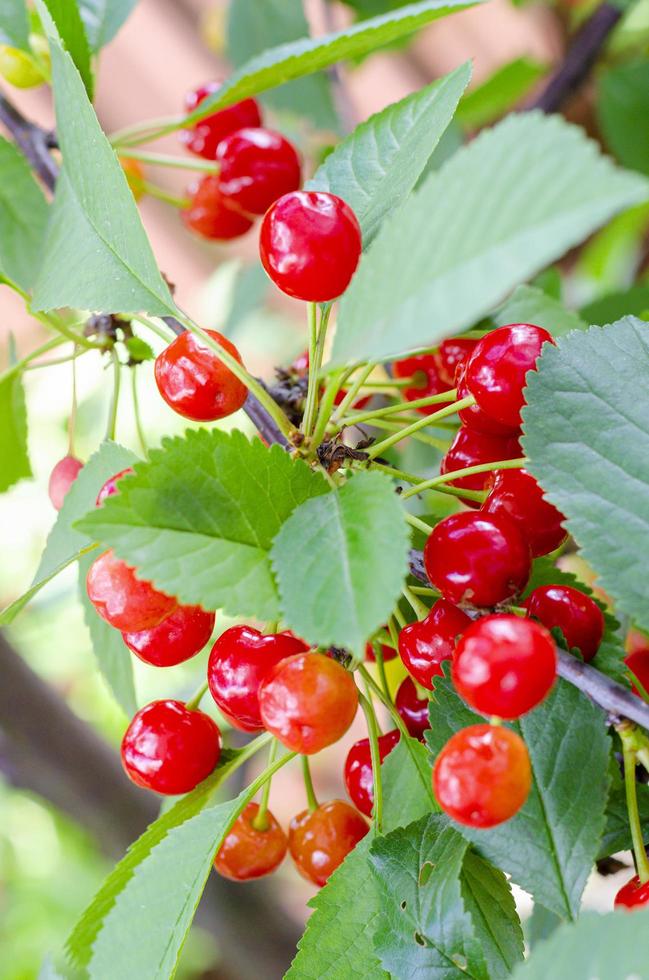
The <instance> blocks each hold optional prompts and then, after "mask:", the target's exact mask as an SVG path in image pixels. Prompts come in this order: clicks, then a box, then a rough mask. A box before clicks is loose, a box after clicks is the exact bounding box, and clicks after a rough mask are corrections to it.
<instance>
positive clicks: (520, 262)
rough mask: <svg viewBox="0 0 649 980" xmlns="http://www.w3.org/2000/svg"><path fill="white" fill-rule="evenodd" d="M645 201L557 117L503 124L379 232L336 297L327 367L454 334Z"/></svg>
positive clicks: (641, 189)
mask: <svg viewBox="0 0 649 980" xmlns="http://www.w3.org/2000/svg"><path fill="white" fill-rule="evenodd" d="M647 197H649V182H647V181H646V180H645V179H644V178H643V177H640V176H639V175H638V174H630V173H625V172H624V171H620V170H618V169H617V168H615V167H614V166H613V164H612V163H611V162H610V160H608V159H607V158H606V157H604V156H602V155H601V154H600V153H599V151H598V149H597V147H596V145H595V144H594V143H592V142H591V141H589V140H588V139H587V138H586V136H585V134H584V133H583V131H582V130H580V129H578V128H577V127H576V126H571V125H570V124H568V123H566V122H565V121H564V120H563V119H561V118H560V117H558V116H545V115H543V114H541V113H536V112H533V113H527V114H525V115H518V116H511V117H509V118H507V119H505V120H504V121H503V122H502V123H500V124H499V125H498V126H496V127H495V128H494V129H492V130H489V131H485V132H483V133H482V134H481V135H480V136H478V137H477V139H475V140H474V141H473V142H472V143H470V144H469V145H468V146H466V147H464V148H463V149H461V150H458V151H457V152H456V153H455V154H454V155H453V156H452V157H451V159H450V160H449V161H448V162H447V163H446V164H444V166H443V167H442V168H441V169H440V170H439V171H438V172H436V173H433V174H431V175H430V176H429V177H428V178H427V180H426V181H425V182H424V183H423V184H422V185H421V187H420V188H419V189H418V190H417V191H416V192H415V193H414V194H413V195H412V196H411V197H410V198H409V200H408V201H407V202H406V204H405V205H404V206H403V208H401V209H400V211H399V214H398V215H394V216H391V217H390V218H388V219H387V220H386V221H385V222H384V224H383V227H382V228H381V231H380V233H379V235H378V236H377V238H376V240H375V242H374V244H373V246H372V248H371V249H370V251H369V252H367V253H366V255H364V256H363V258H362V259H361V262H360V265H359V268H358V271H357V273H356V275H355V277H354V279H353V280H352V283H351V286H350V287H349V290H348V291H347V293H345V295H344V296H343V299H342V302H341V307H340V314H339V318H338V326H337V330H336V338H335V342H334V350H333V354H332V360H333V361H334V362H336V363H348V362H353V361H361V360H366V359H367V358H368V357H373V358H374V357H375V358H385V357H388V356H389V355H391V354H399V353H401V352H403V351H404V350H408V349H409V348H416V347H423V346H428V345H430V344H431V343H434V342H435V341H438V340H440V339H442V338H444V337H448V336H451V335H453V334H455V333H457V332H458V331H460V330H463V329H464V328H466V327H468V326H470V325H471V324H472V323H474V322H475V321H476V320H478V319H479V318H480V317H482V316H484V315H486V314H487V313H489V312H490V311H491V310H492V309H493V308H494V307H495V306H496V305H497V304H498V303H499V302H502V300H503V298H504V297H505V296H506V295H507V294H508V292H509V291H510V290H511V289H512V288H513V287H514V286H516V285H518V284H519V283H521V282H523V281H525V280H526V279H528V278H529V277H530V276H532V275H534V274H535V273H537V272H538V271H539V270H541V269H543V268H544V267H545V266H546V265H548V263H550V262H552V261H554V260H555V259H557V258H559V257H560V256H561V255H563V254H564V253H565V252H566V251H567V250H568V249H569V248H571V247H572V246H574V245H576V244H577V243H578V242H580V241H582V240H583V239H584V238H585V237H586V236H587V235H589V234H590V233H591V232H592V231H594V230H595V228H597V227H598V226H599V225H601V224H604V223H605V222H606V221H608V219H609V218H611V217H612V216H613V215H614V214H615V213H616V212H617V211H620V210H622V209H623V208H626V207H629V206H630V205H631V204H634V203H636V202H638V201H641V200H643V199H645V198H647Z"/></svg>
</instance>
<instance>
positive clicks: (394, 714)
mask: <svg viewBox="0 0 649 980" xmlns="http://www.w3.org/2000/svg"><path fill="white" fill-rule="evenodd" d="M358 671H359V673H360V675H361V677H362V678H363V680H364V681H365V683H366V684H367V685H368V687H369V688H370V689H371V690H372V691H373V692H374V694H376V696H377V698H378V699H379V701H380V702H381V704H383V705H384V706H385V707H386V708H387V709H388V711H389V712H390V717H391V718H392V720H393V722H394V724H395V726H396V727H397V728H398V729H399V731H400V732H401V734H402V735H404V736H405V737H406V738H408V729H407V728H406V726H405V723H404V721H403V719H402V717H401V715H400V714H399V712H398V711H397V709H396V708H395V706H394V705H393V703H392V701H391V699H390V698H389V697H386V695H385V694H384V693H383V691H382V690H381V688H380V687H379V685H378V684H377V683H376V681H375V680H374V678H373V677H372V675H371V674H370V672H369V671H368V670H367V668H366V667H364V666H363V665H362V664H361V666H360V667H359V668H358Z"/></svg>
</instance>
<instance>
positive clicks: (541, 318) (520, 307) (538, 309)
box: [493, 286, 588, 337]
mask: <svg viewBox="0 0 649 980" xmlns="http://www.w3.org/2000/svg"><path fill="white" fill-rule="evenodd" d="M493 319H494V321H495V323H496V324H497V326H499V327H500V326H503V325H504V324H506V323H536V324H537V326H539V327H545V329H546V330H549V331H550V333H551V334H552V336H553V337H562V336H563V335H564V334H566V333H569V332H570V331H571V330H585V329H586V327H587V326H588V324H587V323H585V322H584V320H582V319H581V317H580V316H579V314H578V313H575V312H574V310H569V309H567V308H566V307H565V306H564V305H563V303H560V302H559V300H558V299H554V297H553V296H548V294H547V293H545V292H543V290H542V289H538V288H537V287H536V286H519V287H518V288H517V289H515V290H514V292H513V293H512V295H511V296H510V297H509V299H508V300H506V302H505V303H503V305H502V306H501V307H499V309H498V310H496V312H495V313H494V314H493Z"/></svg>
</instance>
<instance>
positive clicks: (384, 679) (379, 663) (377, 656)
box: [372, 634, 399, 698]
mask: <svg viewBox="0 0 649 980" xmlns="http://www.w3.org/2000/svg"><path fill="white" fill-rule="evenodd" d="M390 639H392V634H390ZM372 649H373V651H374V662H375V663H376V669H377V670H378V672H379V680H380V681H381V687H382V688H383V690H384V692H385V695H386V697H388V698H389V697H390V687H389V685H388V676H387V674H386V673H385V661H384V659H383V650H382V648H381V643H380V641H379V642H378V643H372ZM395 649H396V650H398V649H399V643H398V640H397V646H396V647H395Z"/></svg>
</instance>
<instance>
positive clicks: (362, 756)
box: [344, 728, 400, 817]
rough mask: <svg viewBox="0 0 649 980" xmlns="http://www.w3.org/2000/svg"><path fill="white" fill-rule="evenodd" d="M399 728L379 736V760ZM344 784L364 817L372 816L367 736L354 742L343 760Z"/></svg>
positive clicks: (372, 793) (370, 772)
mask: <svg viewBox="0 0 649 980" xmlns="http://www.w3.org/2000/svg"><path fill="white" fill-rule="evenodd" d="M399 738H400V733H399V729H398V728H395V729H394V731H392V732H386V734H385V735H381V736H379V757H380V759H381V762H383V760H384V759H385V757H386V756H387V755H389V754H390V752H391V751H392V749H393V748H394V747H395V745H396V744H397V742H398V741H399ZM344 776H345V786H346V787H347V792H348V794H349V798H350V800H351V801H352V803H353V804H354V806H356V808H357V809H358V810H360V811H361V813H364V814H365V816H366V817H371V816H372V807H373V805H374V776H373V770H372V755H371V752H370V740H369V738H362V739H360V741H358V742H354V744H353V745H352V747H351V749H350V750H349V752H348V753H347V758H346V760H345V771H344Z"/></svg>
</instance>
